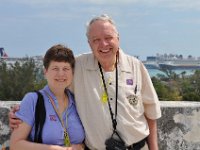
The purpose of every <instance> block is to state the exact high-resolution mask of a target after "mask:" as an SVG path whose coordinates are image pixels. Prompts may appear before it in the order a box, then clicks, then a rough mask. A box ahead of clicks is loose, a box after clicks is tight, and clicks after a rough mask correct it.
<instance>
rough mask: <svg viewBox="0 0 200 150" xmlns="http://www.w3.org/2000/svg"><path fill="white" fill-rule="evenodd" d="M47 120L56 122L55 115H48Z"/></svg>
mask: <svg viewBox="0 0 200 150" xmlns="http://www.w3.org/2000/svg"><path fill="white" fill-rule="evenodd" d="M49 119H50V120H51V121H57V119H56V115H49Z"/></svg>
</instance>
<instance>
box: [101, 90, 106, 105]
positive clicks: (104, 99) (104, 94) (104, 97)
mask: <svg viewBox="0 0 200 150" xmlns="http://www.w3.org/2000/svg"><path fill="white" fill-rule="evenodd" d="M107 101H108V95H107V94H106V92H103V94H102V95H101V102H102V103H103V104H105V103H107Z"/></svg>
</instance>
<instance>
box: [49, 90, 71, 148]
mask: <svg viewBox="0 0 200 150" xmlns="http://www.w3.org/2000/svg"><path fill="white" fill-rule="evenodd" d="M45 94H46V95H47V97H48V98H49V100H50V102H51V104H52V106H53V109H54V110H55V112H56V114H57V116H58V118H59V121H60V123H61V124H62V127H63V129H64V133H63V134H64V145H65V146H66V147H70V146H71V142H70V139H69V134H68V132H67V129H66V128H65V125H64V121H63V119H62V117H61V116H62V115H61V114H60V113H59V111H58V109H57V108H56V105H55V103H54V101H53V98H52V97H51V96H50V95H49V94H48V93H47V92H46V91H45ZM66 124H67V116H66Z"/></svg>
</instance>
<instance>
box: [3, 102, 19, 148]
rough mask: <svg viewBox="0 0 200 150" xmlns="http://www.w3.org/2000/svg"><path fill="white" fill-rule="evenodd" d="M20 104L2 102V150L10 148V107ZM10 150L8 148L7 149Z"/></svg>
mask: <svg viewBox="0 0 200 150" xmlns="http://www.w3.org/2000/svg"><path fill="white" fill-rule="evenodd" d="M17 103H19V102H15V101H14V102H12V101H0V150H1V149H3V148H2V147H5V148H6V147H8V146H9V139H10V129H9V126H8V123H9V122H8V112H9V110H10V107H11V106H12V105H14V104H17ZM6 149H8V148H6Z"/></svg>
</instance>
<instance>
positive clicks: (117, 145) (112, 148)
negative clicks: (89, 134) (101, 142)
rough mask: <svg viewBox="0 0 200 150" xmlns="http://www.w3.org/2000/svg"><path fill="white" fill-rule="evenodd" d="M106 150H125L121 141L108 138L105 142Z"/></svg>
mask: <svg viewBox="0 0 200 150" xmlns="http://www.w3.org/2000/svg"><path fill="white" fill-rule="evenodd" d="M105 145H106V150H126V146H125V143H124V142H123V141H122V140H120V139H119V140H118V139H114V138H113V137H111V138H109V139H107V140H106V142H105Z"/></svg>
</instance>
